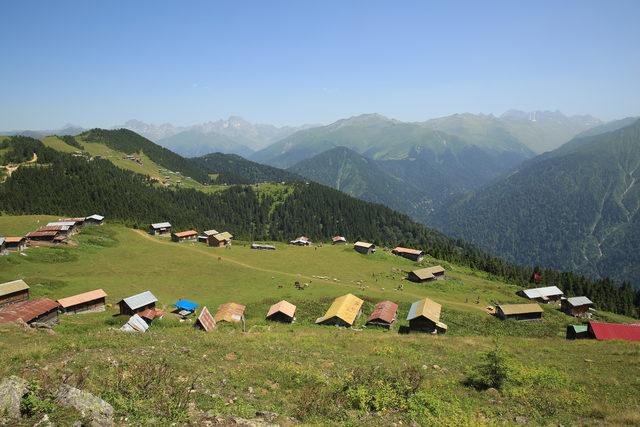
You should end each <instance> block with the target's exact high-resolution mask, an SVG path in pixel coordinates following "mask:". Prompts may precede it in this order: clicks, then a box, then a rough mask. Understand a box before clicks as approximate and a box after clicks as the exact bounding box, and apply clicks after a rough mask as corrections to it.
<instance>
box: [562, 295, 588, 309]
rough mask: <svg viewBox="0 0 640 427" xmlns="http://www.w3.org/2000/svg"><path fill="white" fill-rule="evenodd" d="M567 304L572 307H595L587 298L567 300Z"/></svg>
mask: <svg viewBox="0 0 640 427" xmlns="http://www.w3.org/2000/svg"><path fill="white" fill-rule="evenodd" d="M567 303H568V304H569V305H571V306H572V307H580V306H582V305H593V301H591V300H590V299H589V298H587V297H571V298H567Z"/></svg>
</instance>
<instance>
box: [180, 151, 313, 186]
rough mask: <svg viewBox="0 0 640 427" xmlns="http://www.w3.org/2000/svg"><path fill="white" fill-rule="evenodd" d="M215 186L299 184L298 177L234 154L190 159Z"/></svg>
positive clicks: (217, 154) (300, 178)
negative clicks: (268, 183) (209, 177)
mask: <svg viewBox="0 0 640 427" xmlns="http://www.w3.org/2000/svg"><path fill="white" fill-rule="evenodd" d="M192 160H193V161H194V162H195V163H197V164H198V165H200V167H202V168H203V169H205V170H206V171H207V173H209V174H210V175H215V178H212V180H213V182H215V183H216V184H256V183H262V182H299V181H304V178H302V177H301V176H300V175H296V174H295V173H291V172H288V171H285V170H283V169H278V168H274V167H272V166H268V165H263V164H260V163H256V162H252V161H250V160H247V159H245V158H243V157H240V156H238V155H235V154H223V153H211V154H207V155H205V156H202V157H196V158H194V159H192Z"/></svg>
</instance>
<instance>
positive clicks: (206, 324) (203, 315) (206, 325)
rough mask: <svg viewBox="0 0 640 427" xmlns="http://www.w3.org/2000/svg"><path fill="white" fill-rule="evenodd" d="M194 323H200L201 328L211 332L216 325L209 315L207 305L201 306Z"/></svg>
mask: <svg viewBox="0 0 640 427" xmlns="http://www.w3.org/2000/svg"><path fill="white" fill-rule="evenodd" d="M196 323H198V324H200V326H202V329H204V330H205V331H206V332H211V331H212V330H214V329H215V327H216V321H215V320H214V319H213V316H212V315H211V313H210V312H209V309H208V308H207V307H203V308H202V311H201V312H200V315H199V316H198V319H197V320H196Z"/></svg>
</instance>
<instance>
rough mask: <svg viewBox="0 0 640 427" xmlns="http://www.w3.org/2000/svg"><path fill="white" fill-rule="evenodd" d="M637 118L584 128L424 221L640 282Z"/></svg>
mask: <svg viewBox="0 0 640 427" xmlns="http://www.w3.org/2000/svg"><path fill="white" fill-rule="evenodd" d="M639 179H640V120H638V119H637V118H628V119H623V120H620V121H616V122H612V123H609V124H606V125H603V126H599V127H597V128H593V129H592V130H590V131H588V132H585V133H583V134H582V135H581V136H579V137H576V138H575V139H573V140H571V141H569V142H568V143H567V144H565V145H563V146H561V147H560V148H558V149H556V150H554V151H551V152H548V153H545V154H543V155H541V156H538V157H536V158H535V159H532V160H530V161H527V162H525V163H523V164H522V165H521V166H520V167H518V168H516V169H515V170H513V171H511V172H510V173H509V174H508V175H507V176H505V177H503V178H502V179H499V180H497V181H496V182H494V183H492V184H490V185H488V186H486V187H484V188H481V189H479V190H477V191H475V192H473V193H471V194H466V195H464V196H461V197H459V198H458V199H457V200H454V201H453V202H451V203H448V204H446V205H445V206H443V207H441V208H439V209H437V210H436V211H435V212H434V213H433V214H432V215H431V216H430V217H429V220H428V222H429V224H431V225H432V226H435V227H436V228H439V229H440V230H442V231H444V232H445V233H447V234H449V235H452V236H457V237H462V236H464V238H465V239H468V240H470V241H471V242H473V243H475V244H477V245H479V246H480V247H482V248H484V249H486V250H489V251H490V252H492V253H494V254H498V255H500V256H503V257H505V258H507V259H509V260H511V261H515V262H518V263H526V264H536V263H537V264H540V265H543V266H547V267H552V268H563V269H570V270H572V271H577V272H580V273H583V274H587V275H589V276H592V277H605V276H609V277H613V278H616V279H619V280H629V281H631V282H632V283H635V284H640V253H639V252H638V250H637V248H638V247H640V185H639V184H638V180H639Z"/></svg>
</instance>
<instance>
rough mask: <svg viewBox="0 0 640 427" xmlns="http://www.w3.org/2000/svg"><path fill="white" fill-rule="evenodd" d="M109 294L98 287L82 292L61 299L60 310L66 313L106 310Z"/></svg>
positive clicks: (59, 301)
mask: <svg viewBox="0 0 640 427" xmlns="http://www.w3.org/2000/svg"><path fill="white" fill-rule="evenodd" d="M106 298H107V294H106V292H105V291H103V290H102V289H96V290H93V291H89V292H84V293H82V294H78V295H73V296H70V297H67V298H62V299H59V300H58V301H57V302H58V304H59V305H60V311H61V312H62V313H65V314H79V313H96V312H100V311H104V307H105V302H106Z"/></svg>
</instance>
